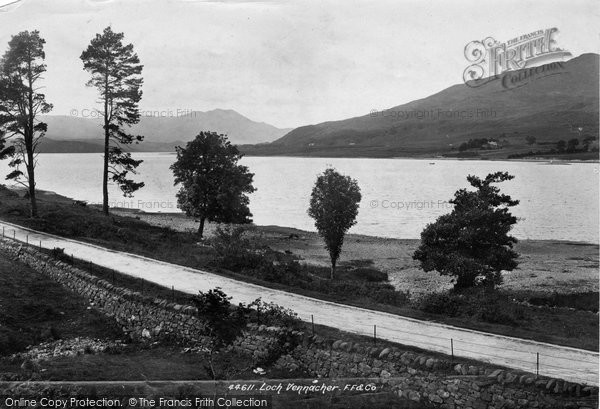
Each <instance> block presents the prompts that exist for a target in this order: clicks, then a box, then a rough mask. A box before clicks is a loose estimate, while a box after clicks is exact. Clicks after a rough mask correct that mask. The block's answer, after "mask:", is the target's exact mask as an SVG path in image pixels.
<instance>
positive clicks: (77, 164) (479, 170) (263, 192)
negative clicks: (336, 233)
mask: <svg viewBox="0 0 600 409" xmlns="http://www.w3.org/2000/svg"><path fill="white" fill-rule="evenodd" d="M134 156H135V157H136V158H138V159H143V160H144V163H143V164H142V165H141V166H140V168H139V169H140V173H139V177H138V179H140V180H143V181H144V182H145V183H146V186H145V187H144V188H143V189H142V190H140V191H139V192H137V193H136V194H135V197H134V198H131V199H129V198H123V196H122V195H121V194H120V191H119V190H118V188H117V187H116V186H112V187H111V197H110V200H111V206H119V207H130V208H136V209H142V210H145V211H148V212H177V211H179V210H178V209H177V206H176V199H175V193H176V191H177V188H176V187H174V186H173V175H172V173H171V171H170V170H169V166H170V165H171V164H172V163H173V161H174V160H175V154H170V153H139V154H135V155H134ZM242 163H243V164H245V165H246V166H248V167H249V168H250V170H251V171H252V172H253V173H254V174H255V176H254V185H255V187H256V188H257V191H256V192H255V193H254V194H252V195H251V197H250V208H251V211H252V213H253V215H254V217H253V219H254V222H255V223H256V224H259V225H280V226H289V227H296V228H300V229H304V230H314V225H313V223H312V220H311V219H310V218H309V217H308V215H307V214H306V209H307V208H308V203H309V197H310V192H311V189H312V186H313V184H314V181H315V179H316V177H317V175H318V174H319V173H321V172H322V171H323V170H324V169H325V168H326V167H327V166H334V167H335V168H336V169H337V170H338V171H340V172H342V173H344V174H348V175H350V176H352V177H353V178H355V179H356V180H357V181H358V183H359V185H360V188H361V190H362V195H363V199H362V202H361V204H360V210H359V215H358V223H357V224H356V225H355V226H354V227H352V229H351V230H350V232H351V233H357V234H366V235H373V236H381V237H394V238H418V237H419V235H420V232H421V231H422V230H423V228H424V227H425V225H426V224H427V223H431V222H433V221H435V219H436V218H437V217H438V216H440V215H441V214H444V213H447V212H450V211H451V205H450V204H448V203H447V201H448V200H449V199H450V198H452V196H453V193H454V192H455V191H456V190H457V189H459V188H462V187H467V185H468V182H467V181H466V176H467V175H469V174H475V175H478V176H480V177H484V176H485V175H487V174H488V173H490V172H495V171H508V172H509V173H510V174H512V175H514V176H515V179H513V180H512V181H508V182H504V183H502V184H500V185H499V186H500V187H501V189H502V191H504V192H506V193H508V194H510V195H511V196H512V197H513V198H515V199H518V200H520V202H521V203H520V204H519V205H518V206H516V207H514V208H513V210H512V211H513V214H515V215H516V216H518V217H519V218H521V220H520V221H519V223H517V225H516V226H515V228H514V230H513V234H514V235H515V236H516V237H517V238H521V239H558V240H574V241H586V242H592V243H598V225H599V221H598V210H599V209H598V203H599V181H598V164H597V163H573V164H560V165H556V164H549V163H547V162H508V161H507V162H500V161H473V160H469V161H459V160H416V159H363V158H352V159H346V158H335V159H329V158H287V157H246V158H243V159H242ZM37 169H38V170H37V177H38V182H37V185H38V188H40V189H43V190H50V191H54V192H57V193H60V194H62V195H65V196H68V197H72V198H76V199H80V200H87V201H89V202H90V203H98V202H100V201H101V199H102V187H101V180H102V172H101V169H102V156H101V154H97V153H93V154H40V155H39V157H38V168H37ZM0 171H1V172H4V174H7V173H8V168H7V164H6V161H2V162H0Z"/></svg>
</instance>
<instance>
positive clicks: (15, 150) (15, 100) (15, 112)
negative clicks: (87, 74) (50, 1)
mask: <svg viewBox="0 0 600 409" xmlns="http://www.w3.org/2000/svg"><path fill="white" fill-rule="evenodd" d="M45 43H46V41H45V40H44V39H43V38H41V37H40V33H39V31H32V32H29V31H23V32H20V33H19V34H17V35H15V36H13V37H12V38H11V40H10V41H9V43H8V50H7V51H6V53H5V54H4V56H3V57H2V58H1V59H0V147H1V152H0V158H1V159H4V158H7V157H11V158H12V159H11V161H10V163H9V165H10V166H11V167H13V168H15V170H13V171H12V172H11V173H9V174H8V176H7V177H6V179H13V180H15V181H16V182H17V183H20V184H22V185H23V186H25V187H26V188H27V189H28V195H29V202H30V205H31V209H30V215H31V217H37V215H38V210H37V202H36V197H35V165H36V150H37V147H38V145H39V143H40V139H41V138H42V137H43V136H44V134H45V133H46V131H47V129H48V126H47V125H46V124H45V123H44V122H40V121H39V120H38V115H40V114H46V113H48V112H50V111H51V110H52V105H51V104H49V103H47V102H46V96H45V95H44V94H43V93H41V92H39V90H40V87H39V85H38V82H39V80H40V79H42V74H43V73H44V72H46V64H44V59H45V58H46V55H45V53H44V44H45ZM13 136H16V138H15V140H14V143H13V144H11V145H9V146H6V138H11V137H13ZM21 164H24V165H25V170H26V174H24V173H23V172H22V171H21V170H20V169H19V166H20V165H21ZM23 177H24V179H25V181H23V180H22V178H23Z"/></svg>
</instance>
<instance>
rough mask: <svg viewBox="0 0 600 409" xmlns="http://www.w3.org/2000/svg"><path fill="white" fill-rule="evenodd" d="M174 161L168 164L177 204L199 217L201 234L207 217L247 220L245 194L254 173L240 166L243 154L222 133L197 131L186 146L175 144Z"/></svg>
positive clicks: (250, 188)
mask: <svg viewBox="0 0 600 409" xmlns="http://www.w3.org/2000/svg"><path fill="white" fill-rule="evenodd" d="M176 150H177V160H176V161H175V163H173V164H172V165H171V170H172V171H173V175H174V176H175V185H178V184H181V188H180V189H179V192H178V193H177V207H179V208H180V209H181V210H183V211H184V212H185V213H186V214H187V215H188V216H192V217H196V218H199V219H200V226H199V227H198V234H199V235H200V237H202V235H203V232H204V223H205V221H206V220H208V221H211V222H218V223H250V222H251V221H252V220H251V217H252V214H251V213H250V209H249V208H248V204H249V203H250V200H249V198H248V196H247V195H248V194H250V193H252V192H254V191H255V190H256V189H255V188H254V187H253V186H252V178H253V177H254V174H253V173H250V172H249V171H248V167H246V166H243V165H239V164H238V161H239V160H240V159H241V158H242V156H243V155H242V154H241V153H240V152H239V151H238V149H237V148H236V147H235V146H233V145H231V143H229V141H228V140H227V137H226V136H225V135H218V134H217V133H215V132H200V134H199V135H198V136H196V138H195V139H194V140H193V141H191V142H188V143H187V145H186V147H185V148H182V147H179V146H178V147H177V148H176Z"/></svg>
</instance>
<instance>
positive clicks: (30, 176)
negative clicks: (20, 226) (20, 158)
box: [24, 55, 38, 217]
mask: <svg viewBox="0 0 600 409" xmlns="http://www.w3.org/2000/svg"><path fill="white" fill-rule="evenodd" d="M31 61H32V58H31V55H30V56H29V65H28V81H29V89H28V90H27V92H28V94H29V95H28V103H29V118H27V119H28V124H27V127H28V129H27V130H26V132H25V135H24V136H25V150H26V154H27V182H28V185H29V202H30V203H31V213H30V215H31V217H37V216H38V210H37V201H36V199H35V172H34V169H35V162H34V161H35V158H34V154H33V153H34V152H33V138H34V136H35V132H34V130H33V127H34V119H35V118H34V116H35V114H34V112H33V79H32V75H33V73H32V68H31Z"/></svg>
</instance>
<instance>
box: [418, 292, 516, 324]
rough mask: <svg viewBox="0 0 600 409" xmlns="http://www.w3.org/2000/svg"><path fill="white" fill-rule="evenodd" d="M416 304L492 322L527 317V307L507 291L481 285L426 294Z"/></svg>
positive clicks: (509, 322)
mask: <svg viewBox="0 0 600 409" xmlns="http://www.w3.org/2000/svg"><path fill="white" fill-rule="evenodd" d="M416 307H417V308H418V309H420V310H421V311H424V312H428V313H432V314H440V315H445V316H448V317H457V316H461V317H468V318H472V319H476V320H478V321H484V322H489V323H492V324H505V325H517V324H518V323H519V321H523V320H524V319H525V318H526V310H525V308H524V307H523V306H521V305H519V304H517V303H515V302H514V301H513V300H511V299H510V297H508V296H507V295H505V294H502V293H499V292H489V291H484V290H481V289H472V290H470V291H462V292H456V291H449V292H441V293H431V294H427V295H425V296H424V297H423V298H421V299H420V300H419V301H418V302H417V305H416Z"/></svg>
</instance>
